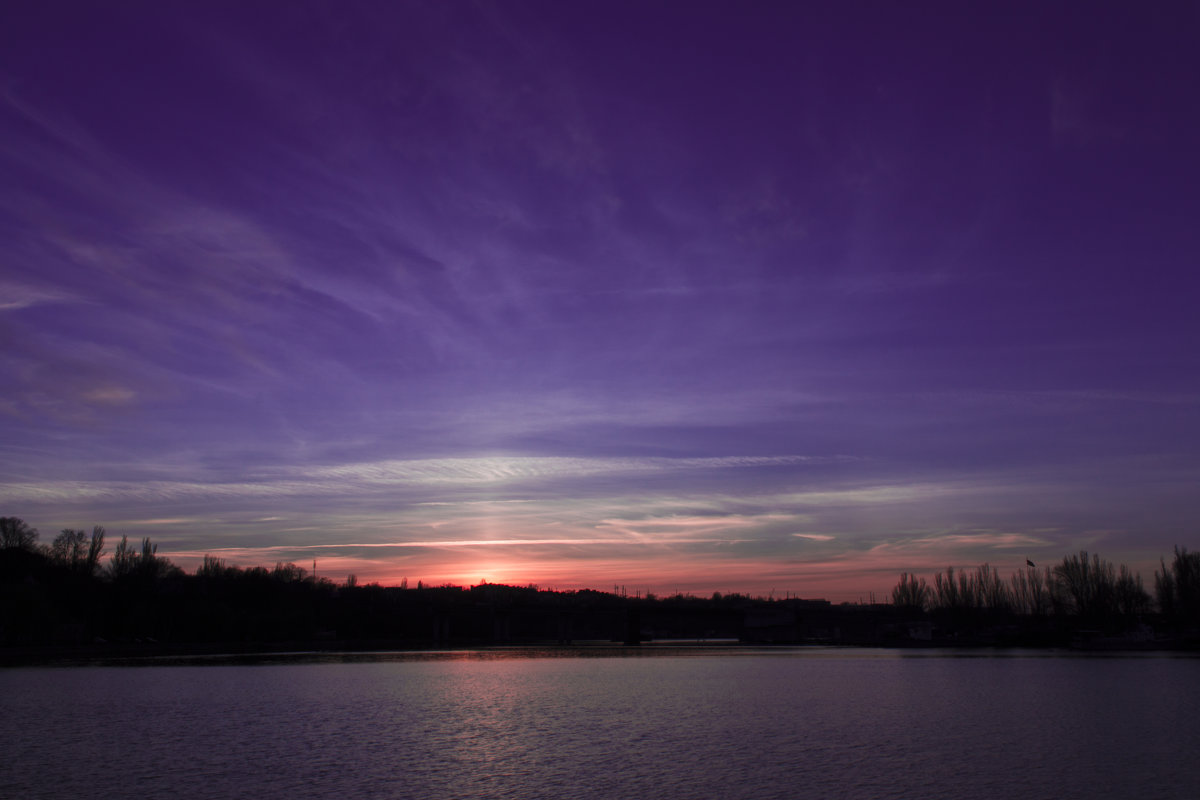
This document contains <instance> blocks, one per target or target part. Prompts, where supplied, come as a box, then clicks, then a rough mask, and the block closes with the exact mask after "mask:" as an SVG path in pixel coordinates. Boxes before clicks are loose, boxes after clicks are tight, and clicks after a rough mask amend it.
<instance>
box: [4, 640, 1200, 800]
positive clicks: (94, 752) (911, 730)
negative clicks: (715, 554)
mask: <svg viewBox="0 0 1200 800" xmlns="http://www.w3.org/2000/svg"><path fill="white" fill-rule="evenodd" d="M138 663H139V664H150V665H148V666H139V667H137V668H130V667H129V666H98V667H84V668H49V667H41V668H21V669H7V670H0V690H2V694H0V717H2V718H3V720H4V724H5V729H6V731H7V732H8V735H7V738H8V740H9V742H8V743H9V748H8V756H7V757H6V758H5V759H4V760H3V761H2V762H0V796H3V797H34V798H37V797H44V798H51V797H54V798H57V797H139V798H141V797H160V796H166V795H178V796H180V797H214V798H215V797H244V796H258V797H262V798H274V797H281V798H283V797H286V798H293V797H302V798H303V797H332V796H337V795H345V796H348V797H380V798H418V797H420V798H425V797H436V798H449V797H498V798H506V797H514V798H517V797H520V798H539V797H545V798H572V797H581V798H582V797H589V798H597V797H598V798H701V797H703V798H710V797H731V798H732V797H747V798H775V797H778V798H803V797H814V798H815V797H933V798H938V797H945V798H950V797H996V798H1007V797H1012V798H1017V797H1019V798H1022V800H1028V798H1031V797H1062V798H1072V797H1079V798H1084V797H1088V798H1091V797H1135V796H1137V797H1163V798H1174V797H1180V798H1182V797H1193V796H1194V795H1195V785H1196V783H1197V780H1198V778H1200V772H1198V770H1197V768H1196V766H1195V753H1196V752H1197V746H1200V714H1197V711H1198V710H1200V682H1198V681H1197V678H1200V660H1196V659H1190V658H1172V657H1163V656H1149V657H1147V656H1139V657H1116V658H1114V657H1107V658H1094V657H1089V658H1077V657H1064V656H1062V655H1061V654H1052V653H1044V652H1025V653H1021V652H1008V653H1003V654H1001V656H1000V657H997V654H996V653H994V652H988V653H982V652H974V653H948V652H946V651H888V650H845V649H835V648H821V649H769V650H752V649H741V648H669V649H668V648H641V649H635V648H630V649H625V648H587V649H546V650H536V649H507V650H506V649H497V650H475V651H440V652H439V651H430V652H406V653H386V654H363V653H356V654H280V655H276V656H255V657H232V656H231V657H207V658H204V659H201V660H199V661H197V660H195V659H191V660H186V663H185V662H184V661H181V660H178V659H176V660H174V661H170V662H168V663H164V662H163V661H162V660H143V661H140V662H138Z"/></svg>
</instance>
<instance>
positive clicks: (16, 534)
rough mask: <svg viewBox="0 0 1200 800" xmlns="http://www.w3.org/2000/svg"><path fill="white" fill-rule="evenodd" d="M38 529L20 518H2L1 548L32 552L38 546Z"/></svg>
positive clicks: (0, 531)
mask: <svg viewBox="0 0 1200 800" xmlns="http://www.w3.org/2000/svg"><path fill="white" fill-rule="evenodd" d="M37 538H38V532H37V528H31V527H29V526H28V525H26V524H25V520H23V519H20V518H19V517H0V548H3V549H9V548H13V549H17V550H32V549H33V548H34V547H35V546H36V545H37Z"/></svg>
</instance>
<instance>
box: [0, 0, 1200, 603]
mask: <svg viewBox="0 0 1200 800" xmlns="http://www.w3.org/2000/svg"><path fill="white" fill-rule="evenodd" d="M1198 87H1200V6H1198V5H1197V4H1195V3H1175V2H1158V3H1153V4H1148V5H1140V4H1133V3H1120V4H1109V3H1094V2H1088V3H1056V2H1016V3H1012V2H1003V3H999V2H997V3H986V2H984V3H890V2H880V3H874V2H846V3H801V2H763V1H759V2H736V3H735V2H716V3H713V2H686V3H685V2H662V1H658V2H655V1H651V2H618V1H614V0H605V2H571V3H563V2H555V1H553V0H551V1H550V2H523V1H519V0H512V1H505V2H496V3H489V2H383V1H380V2H361V1H351V2H341V1H340V2H323V1H321V0H317V1H316V2H296V3H244V2H236V3H234V2H231V3H225V2H172V3H162V2H144V3H139V2H121V3H92V2H79V3H63V2H55V1H54V0H49V1H48V2H36V3H35V2H11V3H5V4H3V9H2V10H0V181H2V183H3V186H4V190H3V192H0V386H3V387H4V389H3V391H2V392H0V514H3V515H6V516H18V517H21V518H23V519H25V520H26V522H28V523H30V524H31V525H34V526H35V527H37V528H39V529H40V530H41V532H42V540H43V541H48V540H49V539H50V538H52V537H53V535H54V534H55V533H56V532H57V531H58V530H59V529H61V528H65V527H87V528H90V526H91V525H94V524H101V525H104V526H106V527H107V529H108V530H109V536H110V540H111V539H113V538H115V537H119V536H122V535H125V536H128V537H129V538H130V540H133V541H137V540H140V539H141V538H142V537H146V536H148V537H151V539H152V541H154V542H156V543H158V547H159V554H160V555H164V556H166V557H168V558H169V559H171V560H172V561H173V562H175V563H176V564H178V565H180V566H182V567H184V568H185V569H189V570H190V569H194V568H195V566H196V565H197V564H198V563H199V561H200V559H201V558H202V557H203V556H204V555H205V554H211V555H214V556H217V557H219V558H223V559H225V560H226V561H227V563H230V564H238V565H243V566H250V565H266V566H271V565H273V564H274V563H276V562H278V561H284V562H287V561H294V562H296V563H299V564H301V565H303V566H306V567H311V563H310V562H312V561H313V560H314V559H315V560H316V561H317V569H318V574H319V575H321V576H325V577H329V578H332V579H334V580H338V581H341V580H344V579H345V577H346V576H347V575H349V574H351V573H353V574H355V575H356V576H357V577H358V580H359V581H360V582H367V581H379V582H381V583H384V584H395V583H398V582H399V581H400V580H401V579H403V578H407V579H408V581H409V583H410V584H415V582H416V581H418V580H420V581H423V582H425V583H433V584H441V583H454V584H461V585H473V584H476V583H479V582H481V581H484V580H486V581H488V582H502V583H513V584H521V585H524V584H528V583H535V584H538V585H540V586H542V587H557V588H560V589H574V588H582V587H590V588H596V589H601V590H611V589H612V587H614V586H624V587H627V591H629V592H630V593H633V592H634V591H635V590H642V591H655V592H667V593H673V592H675V591H682V592H692V593H696V594H709V593H711V592H713V591H722V592H732V591H742V592H751V593H756V594H758V593H762V594H766V593H769V592H773V593H774V594H775V595H776V596H778V595H781V594H784V593H785V592H787V593H792V594H798V595H800V596H803V597H825V598H828V599H831V600H834V601H844V600H850V601H857V600H859V599H867V598H869V597H871V596H872V594H871V593H875V596H877V597H880V598H881V597H883V596H886V595H887V594H888V593H889V592H890V590H891V587H892V586H893V585H894V584H895V583H896V580H897V578H898V575H899V573H901V572H915V573H917V574H922V575H932V573H934V572H935V571H938V570H941V569H944V568H945V567H947V566H951V565H954V566H973V565H978V564H981V563H984V562H987V563H989V564H992V565H994V566H996V567H997V568H998V569H999V570H1000V572H1001V574H1002V575H1007V574H1008V573H1009V572H1011V571H1013V570H1015V569H1017V568H1019V567H1022V566H1024V564H1025V560H1026V559H1031V560H1033V561H1035V562H1036V563H1038V564H1039V565H1042V564H1049V563H1053V562H1055V561H1057V560H1060V559H1061V558H1062V557H1063V556H1064V555H1067V554H1069V553H1074V552H1077V551H1079V550H1081V549H1086V550H1088V551H1090V552H1097V553H1100V554H1101V555H1102V556H1103V557H1105V558H1108V559H1110V560H1112V561H1114V562H1118V563H1128V564H1129V565H1130V566H1132V567H1134V568H1136V569H1138V570H1140V571H1141V572H1142V574H1143V577H1144V578H1145V579H1146V580H1147V581H1148V582H1151V583H1152V571H1153V568H1154V566H1155V565H1157V564H1158V559H1159V558H1160V556H1163V555H1168V556H1169V555H1170V553H1171V551H1172V548H1173V547H1174V546H1175V545H1182V546H1185V547H1191V548H1193V549H1194V548H1196V547H1200V541H1198V540H1197V538H1196V537H1197V532H1198V529H1197V521H1198V520H1200V491H1198V490H1197V487H1198V485H1200V314H1198V313H1197V304H1198V300H1200V276H1198V274H1197V267H1198V266H1200V258H1198V256H1200V225H1198V224H1197V220H1198V219H1200V189H1198V188H1197V187H1200V148H1198V147H1197V142H1200V130H1198V128H1200V91H1198Z"/></svg>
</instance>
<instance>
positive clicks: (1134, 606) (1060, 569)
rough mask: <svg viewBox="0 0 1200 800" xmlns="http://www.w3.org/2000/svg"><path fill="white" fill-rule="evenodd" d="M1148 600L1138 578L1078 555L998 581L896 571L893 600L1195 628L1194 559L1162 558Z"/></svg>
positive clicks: (955, 609)
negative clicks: (1154, 618)
mask: <svg viewBox="0 0 1200 800" xmlns="http://www.w3.org/2000/svg"><path fill="white" fill-rule="evenodd" d="M1160 564H1161V567H1160V568H1159V569H1156V570H1155V574H1154V596H1153V597H1151V594H1150V592H1148V591H1147V590H1146V588H1145V586H1144V585H1143V583H1142V578H1141V576H1140V575H1137V574H1135V573H1133V572H1131V571H1130V570H1129V568H1128V567H1127V566H1125V565H1124V564H1121V565H1119V566H1116V565H1114V564H1112V563H1111V562H1109V561H1107V560H1105V559H1103V558H1101V557H1100V556H1099V555H1096V554H1092V555H1090V556H1089V554H1088V553H1087V552H1086V551H1081V552H1080V553H1079V554H1078V555H1069V556H1065V557H1064V558H1063V560H1062V561H1061V562H1059V563H1058V564H1055V565H1054V566H1052V567H1050V566H1047V567H1045V568H1043V569H1041V570H1039V569H1037V567H1035V566H1034V565H1033V564H1032V563H1029V564H1028V565H1027V566H1026V567H1025V568H1024V569H1021V570H1017V571H1016V572H1013V573H1012V574H1011V575H1010V576H1009V577H1008V578H1007V579H1004V578H1001V577H1000V574H999V572H998V570H997V569H996V568H995V567H992V566H989V565H988V564H983V565H981V566H979V567H976V568H975V569H973V570H960V571H955V569H954V568H953V567H948V568H947V569H946V570H945V572H941V573H938V574H936V575H934V576H933V582H932V583H929V582H927V581H926V579H925V578H923V577H917V576H915V575H911V574H909V573H901V575H900V580H899V582H898V583H897V584H896V586H895V588H893V589H892V602H893V603H894V604H895V605H897V606H903V607H907V608H911V609H914V610H920V611H925V612H930V613H938V614H941V615H943V616H944V615H959V616H962V615H971V614H974V615H981V614H992V615H1015V616H1020V617H1050V616H1058V617H1074V618H1078V619H1080V620H1082V621H1085V622H1089V623H1094V624H1099V625H1109V626H1111V625H1117V626H1119V625H1120V624H1121V623H1127V622H1129V621H1131V620H1135V619H1138V618H1141V617H1145V616H1147V615H1151V614H1156V615H1158V616H1159V617H1161V620H1162V621H1166V622H1169V623H1173V624H1176V625H1183V626H1187V625H1193V626H1194V625H1196V624H1198V623H1200V553H1189V552H1188V551H1187V549H1186V548H1180V547H1176V548H1175V554H1174V558H1173V559H1172V561H1171V562H1170V563H1169V564H1168V563H1167V561H1166V560H1165V559H1162V560H1160Z"/></svg>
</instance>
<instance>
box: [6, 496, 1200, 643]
mask: <svg viewBox="0 0 1200 800" xmlns="http://www.w3.org/2000/svg"><path fill="white" fill-rule="evenodd" d="M38 539H39V535H38V532H37V531H36V530H35V529H33V528H31V527H30V526H28V525H27V524H26V523H24V522H23V521H22V520H20V519H17V518H14V517H4V518H0V655H3V657H5V658H10V659H11V658H15V659H20V658H25V657H38V654H39V653H43V654H44V653H48V652H58V651H62V652H68V651H69V652H76V653H77V652H84V651H87V652H98V653H107V652H114V651H120V652H124V651H127V650H130V649H132V650H133V651H135V652H162V651H173V650H172V649H173V648H175V649H178V648H188V647H205V646H211V647H213V648H217V647H219V648H222V649H225V648H234V649H236V648H239V647H244V648H246V649H263V648H268V649H269V648H271V647H288V648H290V647H300V648H321V647H327V648H335V649H342V648H344V649H354V648H368V649H376V648H380V649H386V648H404V647H424V646H431V645H433V646H446V645H455V646H460V645H480V644H531V643H546V642H557V643H568V642H578V641H585V640H586V641H607V642H624V643H627V644H634V643H639V642H646V641H652V640H667V639H686V640H713V639H726V640H736V641H742V642H748V643H762V644H804V643H809V644H817V643H822V644H860V645H889V646H922V645H953V646H969V645H1006V646H1088V645H1089V642H1091V641H1092V640H1093V639H1094V638H1096V637H1099V638H1100V639H1104V640H1106V643H1104V646H1110V645H1112V646H1126V644H1129V642H1125V639H1129V641H1130V642H1132V644H1129V646H1151V647H1189V648H1195V647H1197V646H1200V554H1196V553H1189V552H1188V551H1187V550H1184V549H1181V548H1179V549H1176V551H1175V554H1174V558H1173V560H1171V561H1170V562H1167V561H1166V560H1165V559H1164V560H1163V561H1162V562H1161V569H1160V570H1159V571H1157V572H1156V574H1155V580H1154V587H1153V594H1151V592H1150V591H1147V589H1146V588H1145V587H1144V586H1143V585H1142V581H1141V579H1140V577H1139V576H1137V575H1135V574H1133V573H1131V572H1130V571H1129V570H1128V569H1127V568H1126V567H1124V566H1115V565H1113V564H1110V563H1109V562H1107V561H1105V560H1104V559H1102V558H1100V557H1099V556H1090V555H1088V554H1087V553H1080V554H1078V555H1072V556H1067V557H1065V558H1064V559H1063V560H1062V562H1061V563H1059V564H1056V565H1054V566H1052V567H1048V568H1043V569H1041V570H1038V569H1036V568H1034V567H1032V566H1030V567H1028V568H1026V569H1022V570H1019V571H1017V572H1015V573H1013V574H1012V575H1010V576H1009V577H1007V578H1001V576H1000V575H999V572H998V571H997V570H996V569H995V568H994V567H991V566H988V565H986V564H985V565H982V566H980V567H977V568H975V569H973V570H954V569H952V568H948V569H946V570H945V572H943V573H939V574H937V575H935V576H933V579H932V582H929V581H927V580H926V579H925V578H922V577H917V576H914V575H911V574H908V573H905V574H902V575H901V576H900V581H899V583H898V584H897V585H896V587H895V589H894V590H893V593H892V598H891V599H892V602H891V603H888V604H875V603H872V604H848V603H843V604H841V605H833V604H831V603H829V602H828V601H824V600H801V599H798V598H793V597H787V598H784V599H770V600H768V599H764V598H754V597H749V596H746V595H739V594H726V595H721V594H714V595H713V596H712V597H705V598H698V597H692V596H688V595H681V594H676V595H674V596H669V597H662V598H659V597H655V596H654V595H652V594H645V595H641V594H640V593H639V594H638V595H635V596H627V595H626V594H625V593H624V592H623V591H621V592H618V591H616V590H614V591H613V592H612V593H608V592H599V591H594V590H581V591H566V592H559V591H548V590H540V589H538V588H537V587H535V586H525V587H516V586H504V585H491V584H482V585H479V586H473V587H469V588H463V587H458V586H438V587H430V586H424V585H422V584H420V583H418V584H417V587H416V588H408V587H407V586H406V585H402V586H396V587H384V586H379V585H378V584H369V585H361V584H359V583H358V582H357V581H355V580H354V579H353V577H351V578H349V579H347V580H346V581H345V582H343V583H340V584H339V583H335V582H334V581H332V580H329V579H328V578H318V577H317V576H316V575H314V574H313V573H311V572H309V571H308V570H306V569H304V568H303V567H300V566H297V565H296V564H292V563H284V562H280V563H277V564H275V566H274V567H273V568H268V567H261V566H260V567H237V566H232V565H228V564H226V563H225V562H223V561H222V560H220V559H218V558H214V557H212V556H205V558H204V560H203V563H202V564H201V565H200V566H199V567H198V568H197V569H196V570H195V571H194V572H192V573H188V572H185V571H184V570H182V569H180V568H179V567H178V566H176V565H174V564H172V563H171V562H170V561H169V560H168V559H166V558H164V557H163V556H161V555H159V554H158V548H157V547H156V546H155V544H154V543H153V542H151V541H150V540H149V539H142V540H141V542H140V544H138V543H130V542H129V541H128V540H127V539H126V537H121V539H120V541H119V542H117V543H116V545H115V547H113V549H112V552H111V553H109V552H108V550H107V547H106V539H107V533H106V531H105V530H104V528H102V527H100V526H96V527H94V528H92V530H91V531H90V532H86V531H83V530H74V529H67V530H63V531H61V532H60V533H59V534H57V535H56V536H55V537H54V539H53V540H52V541H51V542H50V543H48V544H42V543H39V541H38ZM1130 637H1132V638H1130ZM1114 641H1115V644H1114ZM22 653H25V654H26V655H21V654H22Z"/></svg>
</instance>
